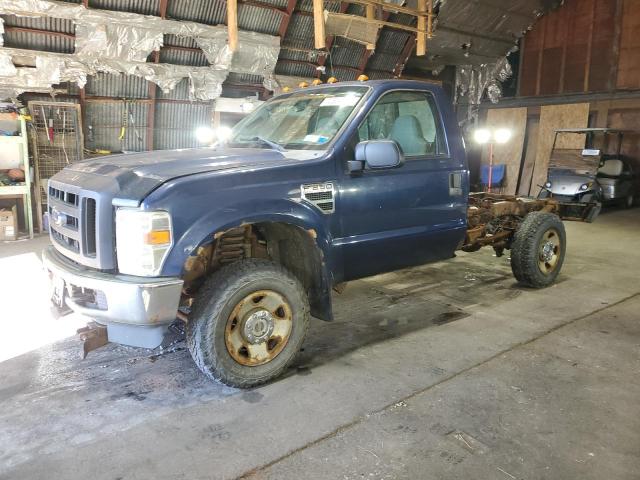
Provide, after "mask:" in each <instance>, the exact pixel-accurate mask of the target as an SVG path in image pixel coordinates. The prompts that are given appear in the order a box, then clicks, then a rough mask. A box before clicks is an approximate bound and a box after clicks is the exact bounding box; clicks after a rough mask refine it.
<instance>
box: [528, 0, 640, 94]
mask: <svg viewBox="0 0 640 480" xmlns="http://www.w3.org/2000/svg"><path fill="white" fill-rule="evenodd" d="M639 32H640V0H565V3H564V5H563V6H562V7H560V8H559V9H558V10H556V11H553V12H551V13H549V14H547V15H545V16H544V17H542V18H541V19H540V20H539V21H538V22H537V23H536V25H535V26H534V28H533V30H532V31H530V32H529V33H527V35H526V36H525V38H524V45H523V49H522V59H521V62H522V68H521V77H520V90H519V94H520V96H534V95H556V94H566V93H595V92H610V91H615V90H629V89H640V33H639Z"/></svg>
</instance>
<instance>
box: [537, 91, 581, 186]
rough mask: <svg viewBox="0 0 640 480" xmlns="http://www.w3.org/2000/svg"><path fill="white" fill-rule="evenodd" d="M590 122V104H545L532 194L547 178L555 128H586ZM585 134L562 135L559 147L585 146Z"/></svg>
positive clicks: (541, 116) (542, 111) (541, 119)
mask: <svg viewBox="0 0 640 480" xmlns="http://www.w3.org/2000/svg"><path fill="white" fill-rule="evenodd" d="M588 123H589V104H588V103H576V104H571V105H549V106H544V107H542V109H541V112H540V128H539V133H538V143H537V146H536V150H537V151H536V163H535V166H534V170H533V181H532V187H531V188H532V190H531V194H532V195H533V194H537V193H538V191H539V188H538V185H542V184H544V182H545V181H546V179H547V168H548V166H549V156H550V155H551V150H552V147H553V139H554V137H555V133H554V132H555V130H557V129H559V128H586V127H587V126H588ZM584 141H585V139H584V135H562V136H561V137H560V139H559V142H558V147H559V148H583V147H584Z"/></svg>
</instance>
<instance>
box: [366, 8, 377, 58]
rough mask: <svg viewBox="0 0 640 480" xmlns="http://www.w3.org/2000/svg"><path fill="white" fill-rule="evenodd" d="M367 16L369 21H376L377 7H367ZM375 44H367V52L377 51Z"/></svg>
mask: <svg viewBox="0 0 640 480" xmlns="http://www.w3.org/2000/svg"><path fill="white" fill-rule="evenodd" d="M365 16H366V17H367V20H375V19H376V7H375V5H366V6H365ZM375 48H376V44H375V43H367V50H368V51H372V50H375Z"/></svg>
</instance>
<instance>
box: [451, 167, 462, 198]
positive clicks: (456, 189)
mask: <svg viewBox="0 0 640 480" xmlns="http://www.w3.org/2000/svg"><path fill="white" fill-rule="evenodd" d="M461 195H462V173H460V172H451V173H450V174H449V196H450V197H459V196H461Z"/></svg>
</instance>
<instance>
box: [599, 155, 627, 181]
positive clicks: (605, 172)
mask: <svg viewBox="0 0 640 480" xmlns="http://www.w3.org/2000/svg"><path fill="white" fill-rule="evenodd" d="M623 170H624V163H622V160H618V159H617V158H612V159H610V160H605V161H604V163H603V165H602V166H601V167H600V168H599V169H598V177H604V178H618V177H619V176H620V175H622V171H623Z"/></svg>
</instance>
